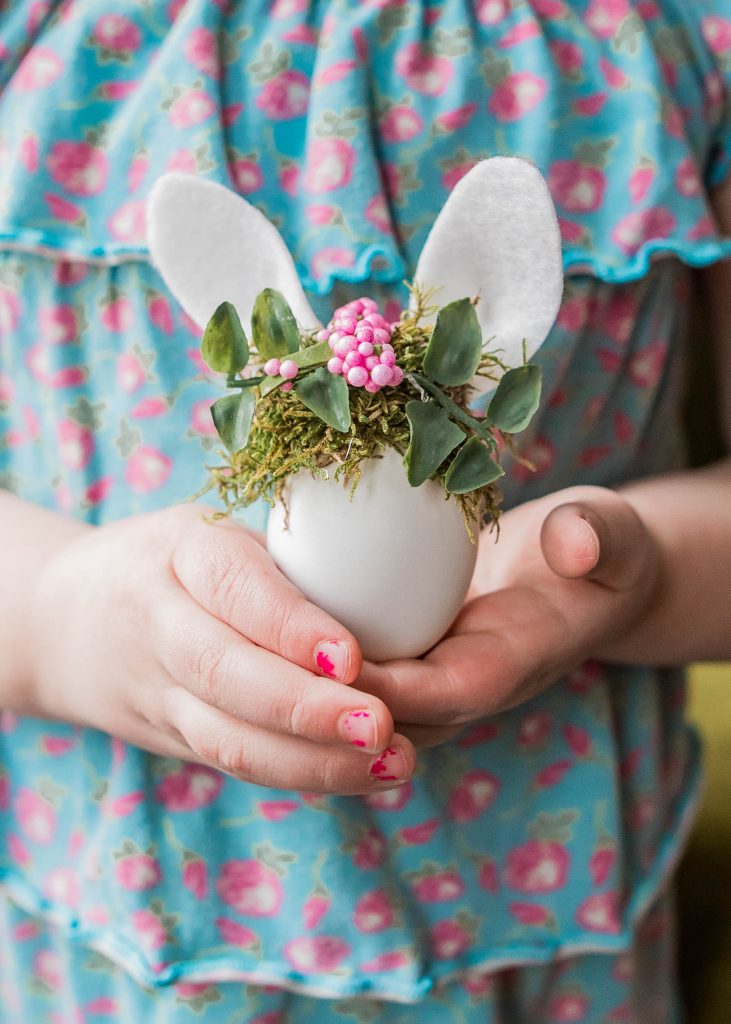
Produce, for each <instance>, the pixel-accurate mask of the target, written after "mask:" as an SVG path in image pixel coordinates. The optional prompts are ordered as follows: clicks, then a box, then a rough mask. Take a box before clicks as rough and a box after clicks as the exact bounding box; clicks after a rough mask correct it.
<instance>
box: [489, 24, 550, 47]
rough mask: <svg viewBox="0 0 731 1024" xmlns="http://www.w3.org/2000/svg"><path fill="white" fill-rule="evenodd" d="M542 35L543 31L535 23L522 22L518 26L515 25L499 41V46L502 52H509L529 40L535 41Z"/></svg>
mask: <svg viewBox="0 0 731 1024" xmlns="http://www.w3.org/2000/svg"><path fill="white" fill-rule="evenodd" d="M540 34H541V30H540V28H539V27H538V25H537V24H536V23H535V21H522V22H520V23H519V24H518V25H514V26H513V27H512V28H511V29H509V30H508V31H507V32H506V33H505V35H504V36H502V38H501V39H500V40H499V41H498V46H499V47H500V49H501V50H508V49H509V48H510V47H511V46H517V45H518V44H519V43H524V42H526V40H528V39H535V37H536V36H538V35H540Z"/></svg>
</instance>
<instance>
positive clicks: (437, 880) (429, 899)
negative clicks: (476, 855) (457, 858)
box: [413, 870, 465, 903]
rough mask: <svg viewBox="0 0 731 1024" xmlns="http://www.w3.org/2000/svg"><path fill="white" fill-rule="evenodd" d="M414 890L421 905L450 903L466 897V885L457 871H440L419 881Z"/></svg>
mask: <svg viewBox="0 0 731 1024" xmlns="http://www.w3.org/2000/svg"><path fill="white" fill-rule="evenodd" d="M413 890H414V895H415V896H416V898H417V900H418V901H419V902H420V903H448V902H450V901H451V900H457V899H459V897H460V896H463V895H464V891H465V884H464V881H463V880H462V878H461V877H460V875H458V874H457V872H456V871H453V870H448V871H438V872H437V873H436V874H434V875H426V876H425V877H424V878H419V879H417V880H416V881H415V882H414V883H413Z"/></svg>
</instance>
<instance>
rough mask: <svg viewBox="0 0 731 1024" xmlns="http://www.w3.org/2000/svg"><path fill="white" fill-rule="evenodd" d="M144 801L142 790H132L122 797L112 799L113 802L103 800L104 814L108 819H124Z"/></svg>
mask: <svg viewBox="0 0 731 1024" xmlns="http://www.w3.org/2000/svg"><path fill="white" fill-rule="evenodd" d="M144 799H145V794H144V793H143V792H142V790H139V789H136V790H132V791H131V792H130V793H124V794H123V795H122V796H117V797H114V799H113V800H108V801H107V800H105V801H104V804H103V809H104V814H105V815H108V816H109V817H110V818H126V817H127V815H128V814H131V813H132V811H133V810H134V809H135V807H138V806H139V805H140V804H141V803H142V801H143V800H144Z"/></svg>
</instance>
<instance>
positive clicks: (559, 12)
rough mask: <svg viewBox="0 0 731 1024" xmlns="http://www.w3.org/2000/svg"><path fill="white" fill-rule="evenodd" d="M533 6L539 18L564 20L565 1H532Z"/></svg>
mask: <svg viewBox="0 0 731 1024" xmlns="http://www.w3.org/2000/svg"><path fill="white" fill-rule="evenodd" d="M531 6H532V7H533V10H534V11H535V13H536V14H537V15H538V17H539V18H562V17H564V15H565V14H566V4H565V3H564V2H563V0H532V4H531Z"/></svg>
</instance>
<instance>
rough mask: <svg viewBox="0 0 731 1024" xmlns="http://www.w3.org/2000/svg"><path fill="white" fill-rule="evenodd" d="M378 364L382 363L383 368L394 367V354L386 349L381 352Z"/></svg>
mask: <svg viewBox="0 0 731 1024" xmlns="http://www.w3.org/2000/svg"><path fill="white" fill-rule="evenodd" d="M380 362H381V363H383V365H384V366H395V365H396V356H395V354H394V351H393V349H391V350H390V351H389V350H388V349H386V350H385V351H383V352H381V357H380Z"/></svg>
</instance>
